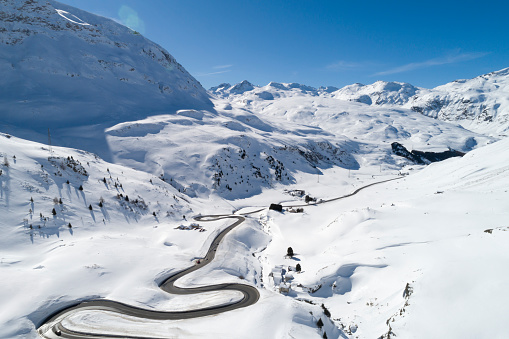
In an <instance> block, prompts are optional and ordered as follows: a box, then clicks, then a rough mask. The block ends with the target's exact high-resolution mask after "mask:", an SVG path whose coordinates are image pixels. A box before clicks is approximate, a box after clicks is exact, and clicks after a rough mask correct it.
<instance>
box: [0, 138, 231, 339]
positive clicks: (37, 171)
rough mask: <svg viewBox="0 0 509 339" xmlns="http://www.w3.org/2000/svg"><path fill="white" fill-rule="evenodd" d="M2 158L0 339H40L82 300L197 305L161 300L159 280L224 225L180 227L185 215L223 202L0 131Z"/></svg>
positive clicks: (92, 157)
mask: <svg viewBox="0 0 509 339" xmlns="http://www.w3.org/2000/svg"><path fill="white" fill-rule="evenodd" d="M0 154H1V159H0V161H1V162H0V163H1V164H0V171H1V174H0V210H1V211H2V213H1V214H2V218H1V220H0V230H1V232H2V234H3V236H2V238H1V239H0V249H1V250H0V276H1V277H2V279H0V300H1V304H2V308H1V310H0V338H13V337H19V338H27V337H31V338H35V337H37V335H36V333H35V326H37V325H38V324H39V323H40V322H41V321H42V320H43V319H44V318H45V317H47V316H48V315H49V313H51V312H54V311H55V310H57V309H59V308H61V307H63V306H65V305H67V304H69V303H74V302H76V301H77V300H81V299H83V298H91V297H98V296H102V297H110V298H116V297H124V298H125V297H127V296H129V297H130V298H132V299H131V302H132V303H138V304H139V305H141V306H143V305H145V304H147V303H149V302H151V303H152V304H154V303H156V304H157V303H160V304H162V307H166V306H168V307H170V306H171V307H174V308H177V309H178V308H179V307H180V308H186V307H189V305H193V303H195V301H193V299H192V298H191V299H182V298H171V297H168V296H166V295H164V294H163V295H161V294H160V291H159V288H158V287H157V281H156V280H157V279H159V278H160V277H161V276H165V275H166V274H167V272H168V271H169V270H175V269H179V268H183V267H186V266H188V265H190V264H191V261H192V259H193V258H194V257H195V256H196V255H200V253H204V251H206V248H202V246H203V245H204V243H206V241H207V239H209V237H211V236H213V234H215V232H216V231H217V229H218V228H221V227H223V225H222V224H221V223H208V224H207V225H204V227H205V229H206V230H207V231H206V232H195V231H185V230H176V229H174V228H175V227H177V226H179V225H181V224H184V225H188V224H189V223H190V221H187V220H184V219H183V216H184V215H186V216H187V218H189V216H190V215H192V214H194V213H195V212H194V209H199V210H200V211H203V212H206V211H207V210H209V212H210V211H212V210H213V209H215V208H217V206H218V205H217V204H215V205H214V204H213V203H207V204H204V203H199V202H197V201H191V200H189V198H188V197H187V196H185V195H182V194H180V193H179V192H178V191H177V190H176V189H174V188H173V187H172V186H171V185H169V184H167V183H165V182H163V181H161V180H159V179H157V178H156V177H154V176H152V175H150V174H146V173H143V172H138V171H134V170H132V169H129V168H126V167H122V166H118V165H115V164H111V163H106V162H104V161H102V160H101V159H98V158H97V157H96V156H95V155H93V154H90V153H87V152H83V151H79V150H75V149H65V148H60V147H53V148H52V151H51V152H50V150H49V149H48V148H47V147H46V146H45V145H41V144H37V143H33V142H29V141H25V140H21V139H18V138H15V137H11V136H9V135H6V134H1V135H0ZM67 182H69V183H67ZM80 186H81V187H82V188H83V190H80ZM120 194H121V195H122V196H120ZM60 202H61V203H60ZM101 205H102V206H101ZM208 206H210V207H208ZM90 207H91V208H92V209H90ZM53 211H55V214H53ZM154 213H155V215H154ZM187 218H186V219H187ZM168 257H171V262H172V264H171V265H170V266H169V265H168ZM154 293H155V296H154V295H153V294H154ZM233 297H234V298H236V297H237V296H233ZM228 298H229V296H226V300H228ZM214 300H215V301H217V302H224V300H225V298H224V297H221V296H219V297H218V296H214V295H212V296H211V299H210V301H211V302H214ZM165 305H166V306H165Z"/></svg>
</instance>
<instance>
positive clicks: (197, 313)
mask: <svg viewBox="0 0 509 339" xmlns="http://www.w3.org/2000/svg"><path fill="white" fill-rule="evenodd" d="M261 210H263V209H260V210H257V211H253V212H251V213H248V214H252V213H257V212H260V211H261ZM195 219H196V220H198V221H214V220H221V219H236V221H235V222H234V223H233V224H231V225H230V226H228V227H227V228H225V229H224V230H223V231H221V232H220V233H219V234H218V235H217V236H216V237H215V238H214V240H213V241H212V244H211V245H210V247H209V250H208V251H207V254H206V255H205V257H204V258H203V259H201V260H200V263H199V264H195V265H193V266H191V267H189V268H186V269H184V270H182V271H180V272H177V273H174V274H172V275H171V276H169V277H168V278H166V279H165V280H164V281H163V282H162V283H161V284H160V285H159V287H160V288H161V289H162V290H163V291H165V292H168V293H172V294H181V295H182V294H196V293H202V292H211V291H228V290H229V291H239V292H241V293H242V294H243V298H242V299H240V300H239V301H236V302H233V303H230V304H223V305H218V306H211V307H206V308H199V309H194V310H188V311H178V312H165V311H153V310H147V309H143V308H140V307H136V306H131V305H127V304H124V303H121V302H117V301H111V300H106V299H94V300H87V301H83V302H80V303H78V304H75V305H72V306H69V307H66V308H64V309H62V310H59V311H58V312H56V313H54V314H52V315H50V316H49V317H48V318H46V319H45V320H44V321H43V322H42V325H41V326H40V327H39V328H38V329H37V332H38V333H39V335H40V336H42V337H43V338H140V337H139V336H136V337H130V336H126V335H109V334H100V335H99V334H91V333H85V332H78V331H72V330H70V329H67V328H65V327H64V326H63V325H62V323H61V321H62V320H63V319H64V318H65V317H66V316H67V315H69V314H70V313H73V312H75V311H77V310H80V311H82V310H102V311H112V312H116V313H121V314H124V315H128V316H133V317H137V318H144V319H155V320H177V319H189V318H197V317H204V316H208V315H214V314H219V313H223V312H227V311H232V310H235V309H238V308H242V307H247V306H250V305H253V304H255V303H256V302H257V301H258V299H259V298H260V293H259V292H258V290H257V289H256V288H255V287H253V286H249V285H245V284H234V283H226V284H215V285H209V286H203V287H194V288H182V287H178V286H175V282H176V281H177V280H178V279H179V278H181V277H183V276H185V275H186V274H189V273H191V272H193V271H196V270H198V269H200V268H202V267H203V266H205V265H207V264H209V263H210V262H211V261H212V260H213V259H214V257H215V255H216V250H217V248H218V246H219V243H220V242H221V240H222V239H223V238H224V237H225V236H226V234H228V233H229V232H230V231H231V230H233V229H234V228H235V227H237V226H238V225H240V224H242V223H243V222H244V220H245V219H246V218H245V217H244V216H241V215H216V216H214V215H210V216H200V217H196V218H195ZM143 338H150V337H143Z"/></svg>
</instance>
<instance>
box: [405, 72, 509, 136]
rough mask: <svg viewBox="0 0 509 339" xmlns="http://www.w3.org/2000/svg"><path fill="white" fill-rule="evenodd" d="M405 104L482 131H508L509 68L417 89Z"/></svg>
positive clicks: (503, 132)
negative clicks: (434, 86) (420, 89)
mask: <svg viewBox="0 0 509 339" xmlns="http://www.w3.org/2000/svg"><path fill="white" fill-rule="evenodd" d="M405 106H406V107H409V108H411V109H412V110H414V111H416V112H419V113H422V114H424V115H427V116H430V117H433V118H437V119H440V120H444V121H451V122H459V123H461V124H462V125H463V126H464V127H465V128H468V129H471V130H475V131H478V132H481V133H488V134H494V135H497V134H502V135H507V134H508V131H509V68H505V69H502V70H500V71H497V72H492V73H488V74H484V75H480V76H478V77H476V78H473V79H469V80H456V81H453V82H451V83H448V84H445V85H443V86H438V87H436V88H434V89H432V90H428V91H426V90H423V91H420V92H417V93H416V95H415V96H413V97H412V98H411V99H410V100H409V101H408V103H407V104H405Z"/></svg>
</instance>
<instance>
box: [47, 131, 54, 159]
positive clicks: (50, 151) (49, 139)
mask: <svg viewBox="0 0 509 339" xmlns="http://www.w3.org/2000/svg"><path fill="white" fill-rule="evenodd" d="M48 146H49V153H50V155H53V149H52V148H51V134H50V133H49V128H48Z"/></svg>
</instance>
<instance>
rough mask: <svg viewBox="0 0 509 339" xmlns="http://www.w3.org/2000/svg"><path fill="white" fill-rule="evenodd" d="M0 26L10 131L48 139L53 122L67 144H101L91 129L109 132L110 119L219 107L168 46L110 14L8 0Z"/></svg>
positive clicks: (2, 111)
mask: <svg viewBox="0 0 509 339" xmlns="http://www.w3.org/2000/svg"><path fill="white" fill-rule="evenodd" d="M0 31H1V32H2V34H1V35H0V72H1V73H2V79H1V80H0V89H1V90H0V107H1V108H0V116H1V118H2V119H1V120H2V122H1V124H2V125H1V128H2V130H3V131H10V132H16V133H17V134H18V135H23V136H27V137H30V138H31V139H37V140H39V141H43V140H45V139H46V140H47V129H48V128H50V129H51V130H53V133H52V134H53V137H54V139H55V141H58V142H59V143H60V144H68V145H73V146H80V147H81V148H87V149H89V150H91V151H97V150H96V149H92V147H91V146H90V145H87V141H86V139H87V136H86V135H87V134H88V135H90V134H91V135H92V136H93V138H95V139H97V140H99V141H100V140H101V139H102V140H104V136H103V135H102V130H103V129H104V126H111V125H112V124H115V123H119V122H123V121H127V120H137V119H140V118H145V117H147V116H149V115H153V114H156V113H160V112H163V113H166V112H168V113H170V112H174V111H176V110H177V109H182V108H195V109H201V108H209V109H210V108H211V107H212V105H211V103H210V101H209V98H208V94H207V93H206V91H205V90H204V89H203V88H202V87H201V85H200V83H199V82H198V81H196V80H195V79H194V78H193V77H192V76H191V75H190V74H189V73H188V72H187V71H186V70H185V69H184V68H183V67H182V66H181V65H180V64H179V63H178V62H177V61H176V60H175V58H173V57H172V56H171V55H170V54H169V53H168V52H167V51H165V50H164V49H163V48H161V47H160V46H158V45H157V44H155V43H153V42H151V41H149V40H147V39H145V38H144V37H143V36H141V35H140V34H139V33H137V32H135V31H133V30H131V29H129V28H127V27H125V26H122V25H120V24H118V23H116V22H114V21H112V20H110V19H107V18H103V17H99V16H97V15H93V14H90V13H87V12H85V11H81V10H79V9H77V8H73V7H70V6H67V5H64V4H60V3H58V2H56V1H52V0H49V1H46V0H26V1H25V0H5V1H2V2H1V3H0ZM90 125H92V127H89V128H87V129H83V128H82V129H74V130H73V131H72V132H71V131H70V130H69V129H70V128H72V127H82V126H90ZM37 133H39V136H38V135H37ZM94 134H95V135H94ZM44 136H45V137H44ZM76 138H78V140H80V139H81V142H80V143H78V142H77V140H76ZM89 144H92V146H93V141H90V142H89ZM85 146H89V147H85ZM96 148H98V149H101V148H102V149H104V144H102V145H101V147H96ZM104 153H105V154H106V155H108V154H107V152H104Z"/></svg>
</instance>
